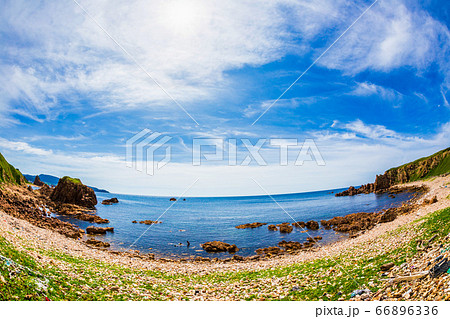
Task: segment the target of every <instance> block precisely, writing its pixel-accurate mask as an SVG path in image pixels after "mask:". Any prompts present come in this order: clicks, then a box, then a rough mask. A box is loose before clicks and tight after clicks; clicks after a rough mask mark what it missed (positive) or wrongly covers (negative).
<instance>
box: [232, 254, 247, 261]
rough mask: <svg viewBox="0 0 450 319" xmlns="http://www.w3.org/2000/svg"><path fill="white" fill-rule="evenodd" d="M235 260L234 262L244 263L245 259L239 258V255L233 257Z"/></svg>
mask: <svg viewBox="0 0 450 319" xmlns="http://www.w3.org/2000/svg"><path fill="white" fill-rule="evenodd" d="M233 260H234V261H244V260H245V258H244V257H242V256H239V255H234V256H233Z"/></svg>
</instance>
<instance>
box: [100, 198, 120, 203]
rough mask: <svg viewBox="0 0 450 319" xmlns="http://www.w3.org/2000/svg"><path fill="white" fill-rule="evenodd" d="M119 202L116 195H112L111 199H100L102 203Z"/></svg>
mask: <svg viewBox="0 0 450 319" xmlns="http://www.w3.org/2000/svg"><path fill="white" fill-rule="evenodd" d="M118 202H119V200H118V199H117V198H116V197H113V198H111V199H105V200H104V201H102V204H103V205H112V204H117V203H118Z"/></svg>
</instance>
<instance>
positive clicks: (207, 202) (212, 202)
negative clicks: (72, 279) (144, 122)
mask: <svg viewBox="0 0 450 319" xmlns="http://www.w3.org/2000/svg"><path fill="white" fill-rule="evenodd" d="M342 190H343V189H337V190H327V191H317V192H308V193H298V194H286V195H273V196H272V198H271V197H270V196H245V197H191V198H186V200H185V201H183V199H182V198H181V199H179V200H178V201H176V202H171V201H170V200H169V197H153V196H137V195H122V194H107V193H97V198H98V201H99V204H98V205H97V214H98V215H99V216H100V217H102V218H106V219H108V220H109V221H110V223H109V224H108V225H97V226H100V227H102V226H108V227H114V232H113V233H108V234H106V235H100V236H97V239H99V240H103V241H108V242H110V243H111V247H112V248H113V249H116V250H125V249H128V248H131V249H134V250H139V251H141V252H142V253H154V254H155V255H157V256H161V257H163V256H164V257H188V256H205V257H219V258H224V257H227V256H228V257H229V254H228V253H215V254H211V253H207V252H205V251H203V250H202V248H201V246H200V245H201V244H202V243H205V242H207V241H213V240H219V241H223V242H226V243H229V244H236V245H237V246H238V248H239V253H238V254H239V255H242V256H250V255H254V254H255V250H256V249H258V248H264V247H270V246H277V244H278V243H279V242H280V241H282V240H286V241H299V242H305V241H306V238H307V237H308V236H309V235H311V236H313V237H314V236H321V237H323V239H322V240H321V241H320V244H321V245H323V244H327V243H330V242H334V241H337V240H340V239H344V238H346V236H347V235H346V234H344V233H336V232H334V231H333V230H325V229H323V228H322V227H321V228H320V229H319V230H316V231H309V235H308V234H306V233H305V232H302V229H300V228H296V227H294V230H293V231H292V233H289V234H282V233H280V232H279V231H269V230H268V229H267V225H265V226H262V227H259V228H254V229H237V228H236V227H235V226H237V225H241V224H245V223H253V222H262V223H267V224H268V225H269V224H280V223H284V222H289V223H293V222H294V221H303V222H307V221H309V220H315V221H318V222H320V220H322V219H330V218H333V217H335V216H344V215H347V214H350V213H356V212H373V211H378V210H381V209H383V208H388V207H392V206H398V205H401V203H402V202H403V201H405V200H408V199H410V198H411V197H412V195H413V194H411V193H402V194H396V195H395V198H390V197H388V194H379V195H377V194H362V195H357V196H346V197H335V194H336V193H337V192H339V191H342ZM111 197H117V198H118V199H119V203H118V204H113V205H102V204H101V201H102V200H104V199H107V198H111ZM280 206H281V207H280ZM58 218H60V219H62V220H65V221H69V222H71V223H73V224H75V225H78V226H80V227H81V228H83V229H85V228H86V227H87V226H90V225H92V224H91V223H88V222H84V221H80V220H77V219H73V218H70V217H67V216H58ZM133 220H136V221H138V222H139V221H142V220H159V221H161V223H160V224H154V225H151V226H150V225H144V224H139V223H132V221H133ZM188 241H189V243H190V245H189V246H188V244H187V243H188Z"/></svg>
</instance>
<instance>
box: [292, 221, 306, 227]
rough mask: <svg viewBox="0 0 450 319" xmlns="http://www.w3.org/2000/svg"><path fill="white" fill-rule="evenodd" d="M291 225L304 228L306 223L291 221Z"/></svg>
mask: <svg viewBox="0 0 450 319" xmlns="http://www.w3.org/2000/svg"><path fill="white" fill-rule="evenodd" d="M292 226H295V227H297V228H305V227H306V224H305V222H296V223H292Z"/></svg>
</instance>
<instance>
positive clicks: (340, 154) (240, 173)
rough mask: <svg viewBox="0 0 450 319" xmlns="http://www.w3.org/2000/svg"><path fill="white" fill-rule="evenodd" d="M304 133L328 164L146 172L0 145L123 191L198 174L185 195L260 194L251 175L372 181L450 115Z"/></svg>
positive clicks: (11, 156) (427, 142)
mask: <svg viewBox="0 0 450 319" xmlns="http://www.w3.org/2000/svg"><path fill="white" fill-rule="evenodd" d="M306 135H307V137H308V138H313V139H314V140H315V142H316V144H317V146H318V148H319V150H320V152H321V154H322V156H323V158H324V160H325V163H326V165H325V166H317V165H315V163H314V162H312V161H310V162H305V164H304V165H303V166H293V165H289V166H279V165H275V164H273V163H272V164H270V163H269V165H267V166H245V167H242V166H227V165H223V164H219V165H202V166H196V167H194V166H192V164H191V163H190V162H184V163H175V162H172V163H169V164H168V165H167V166H165V167H164V168H162V169H161V170H159V171H157V172H156V174H155V175H154V176H149V175H146V174H145V173H141V172H138V171H136V170H135V169H133V168H128V167H126V163H125V160H124V155H125V154H123V156H116V155H110V154H95V153H64V152H56V151H55V152H53V151H51V150H46V149H41V148H37V147H34V146H33V145H31V144H28V143H24V142H22V141H10V140H6V139H3V138H2V139H0V149H1V152H2V154H3V155H5V157H6V158H7V159H8V161H9V162H10V163H12V164H13V165H14V166H16V167H18V168H19V169H21V171H22V172H24V173H32V174H38V173H39V174H40V173H47V174H52V175H56V176H64V175H70V176H76V177H79V178H81V179H82V180H83V182H84V183H86V184H88V185H93V186H96V187H101V188H106V189H109V190H111V191H113V192H118V193H129V194H146V195H167V196H175V195H177V194H181V193H182V192H183V191H184V190H185V189H186V188H187V187H188V186H189V185H190V184H191V183H192V182H193V181H194V180H195V179H197V178H200V180H199V182H198V183H197V184H196V186H195V187H194V188H193V189H192V190H191V191H190V192H189V194H186V196H220V195H252V194H262V193H263V192H262V191H261V189H260V188H259V187H258V186H257V185H256V184H254V182H253V181H252V180H251V178H255V179H256V180H257V181H258V182H260V183H261V184H262V185H263V186H264V187H266V188H267V190H268V191H269V192H271V193H290V192H301V191H311V190H319V189H328V188H337V187H345V186H348V185H359V184H362V183H367V182H371V181H373V180H374V177H375V174H380V173H382V172H384V171H385V170H386V169H388V168H390V167H394V166H398V165H401V164H403V163H406V162H409V161H412V160H415V159H417V158H420V157H423V156H427V155H430V154H432V153H434V152H436V151H438V150H440V149H443V148H446V147H448V141H449V138H450V123H447V124H445V125H443V126H442V127H440V128H439V130H438V131H437V133H436V134H434V135H431V136H426V137H414V136H410V135H408V134H402V133H399V132H395V131H393V130H390V129H388V128H386V127H384V126H381V125H368V124H366V123H364V122H362V121H360V120H357V121H353V122H350V123H340V122H336V125H335V127H333V128H330V129H329V130H324V131H312V132H308V134H306ZM302 138H304V137H302ZM299 139H300V138H299ZM300 140H301V139H300ZM189 151H190V150H189V149H187V150H186V152H189ZM263 152H264V158H265V159H268V158H270V157H271V156H272V158H276V157H277V156H278V149H277V148H266V149H264V150H263ZM290 158H291V157H290ZM294 160H295V159H294ZM268 162H269V161H268ZM291 163H292V161H291ZM211 185H214V187H211Z"/></svg>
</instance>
